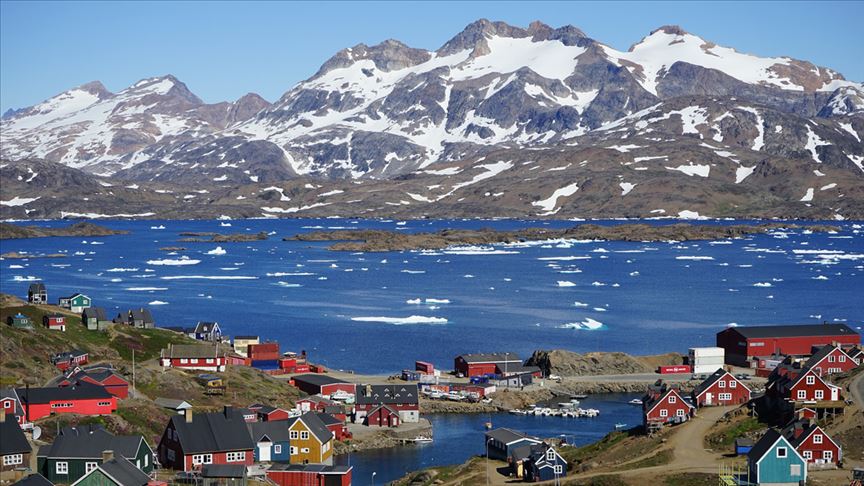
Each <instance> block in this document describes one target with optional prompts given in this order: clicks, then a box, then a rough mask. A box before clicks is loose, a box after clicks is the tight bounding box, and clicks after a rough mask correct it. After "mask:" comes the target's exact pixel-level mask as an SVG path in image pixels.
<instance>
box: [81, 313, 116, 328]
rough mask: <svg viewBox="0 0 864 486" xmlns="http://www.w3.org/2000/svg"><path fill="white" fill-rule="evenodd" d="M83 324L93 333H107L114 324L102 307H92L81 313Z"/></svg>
mask: <svg viewBox="0 0 864 486" xmlns="http://www.w3.org/2000/svg"><path fill="white" fill-rule="evenodd" d="M81 322H82V323H83V324H84V325H85V326H87V329H89V330H91V331H105V330H107V329H108V326H110V325H111V324H112V323H113V322H112V321H111V319H109V318H108V314H106V313H105V309H103V308H102V307H90V308H89V309H84V312H82V313H81Z"/></svg>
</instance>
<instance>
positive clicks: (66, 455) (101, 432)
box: [37, 424, 153, 484]
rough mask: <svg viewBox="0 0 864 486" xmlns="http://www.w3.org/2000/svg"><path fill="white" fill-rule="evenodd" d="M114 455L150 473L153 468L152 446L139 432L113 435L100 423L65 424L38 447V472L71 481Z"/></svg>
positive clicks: (58, 480)
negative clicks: (51, 440) (64, 426)
mask: <svg viewBox="0 0 864 486" xmlns="http://www.w3.org/2000/svg"><path fill="white" fill-rule="evenodd" d="M108 452H110V453H111V454H110V456H109V457H111V458H113V457H115V456H116V457H117V458H118V459H120V458H124V459H126V460H128V461H129V462H130V463H131V464H133V465H134V466H135V467H136V468H138V469H140V470H141V471H143V472H144V473H145V474H149V473H150V472H151V471H153V449H151V448H150V446H149V445H147V442H146V441H145V440H144V437H142V436H140V435H117V436H115V435H113V434H111V433H110V432H108V431H107V430H105V429H104V428H102V426H101V425H98V424H91V425H80V426H77V427H66V428H64V429H62V430H61V431H60V435H58V436H57V438H56V439H54V443H53V444H50V445H46V446H42V447H40V448H39V453H38V454H37V469H38V472H39V473H41V474H42V475H43V476H45V477H46V478H48V480H49V481H51V482H52V483H64V484H72V483H74V482H75V481H78V480H79V479H81V478H82V477H84V475H86V474H88V473H90V472H92V471H93V470H95V469H96V468H97V467H98V466H99V465H100V464H102V463H103V462H105V457H106V454H107V453H108Z"/></svg>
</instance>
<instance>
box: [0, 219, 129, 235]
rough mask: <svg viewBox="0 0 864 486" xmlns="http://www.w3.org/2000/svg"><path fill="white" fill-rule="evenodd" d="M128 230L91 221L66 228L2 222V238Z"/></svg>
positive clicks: (91, 233) (120, 233) (99, 233)
mask: <svg viewBox="0 0 864 486" xmlns="http://www.w3.org/2000/svg"><path fill="white" fill-rule="evenodd" d="M125 234H129V232H128V231H123V230H113V229H110V228H106V227H104V226H99V225H96V224H93V223H89V222H85V221H82V222H79V223H75V224H72V225H70V226H67V227H65V228H45V227H43V226H18V225H14V224H10V223H0V240H12V239H20V238H48V237H52V236H112V235H125Z"/></svg>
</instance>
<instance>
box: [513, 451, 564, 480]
mask: <svg viewBox="0 0 864 486" xmlns="http://www.w3.org/2000/svg"><path fill="white" fill-rule="evenodd" d="M511 466H515V469H516V476H517V477H521V478H523V479H524V480H525V482H528V483H536V482H539V481H554V480H556V479H561V478H563V477H565V476H567V460H566V459H564V458H563V457H561V454H559V453H558V451H556V450H555V448H554V447H552V446H551V445H549V444H546V443H540V444H531V445H524V446H521V447H517V448H516V449H515V450H514V451H513V452H512V455H511Z"/></svg>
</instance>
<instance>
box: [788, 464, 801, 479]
mask: <svg viewBox="0 0 864 486" xmlns="http://www.w3.org/2000/svg"><path fill="white" fill-rule="evenodd" d="M789 475H790V476H800V475H801V464H790V465H789Z"/></svg>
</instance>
